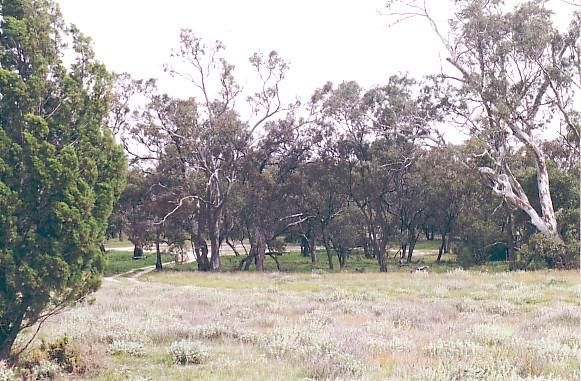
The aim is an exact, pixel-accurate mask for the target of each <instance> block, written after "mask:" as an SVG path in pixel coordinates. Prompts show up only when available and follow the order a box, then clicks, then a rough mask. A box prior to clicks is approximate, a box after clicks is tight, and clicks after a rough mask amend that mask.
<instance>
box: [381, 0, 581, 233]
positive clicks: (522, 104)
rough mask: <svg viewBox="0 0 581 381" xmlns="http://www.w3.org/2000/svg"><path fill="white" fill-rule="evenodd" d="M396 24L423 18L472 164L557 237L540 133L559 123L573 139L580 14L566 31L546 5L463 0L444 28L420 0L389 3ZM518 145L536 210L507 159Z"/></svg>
mask: <svg viewBox="0 0 581 381" xmlns="http://www.w3.org/2000/svg"><path fill="white" fill-rule="evenodd" d="M388 7H389V8H390V12H391V15H392V16H393V17H395V21H401V20H403V19H407V18H410V17H421V18H424V19H425V20H426V21H427V23H428V25H430V26H431V27H432V28H433V30H434V32H435V34H436V35H437V36H438V37H439V39H440V40H441V42H442V46H443V47H444V49H445V52H446V55H447V56H446V61H447V62H448V64H449V65H450V67H449V68H448V69H446V71H445V72H444V73H442V78H443V79H444V80H445V81H446V83H447V84H448V86H449V87H448V94H447V99H448V101H449V102H450V106H451V107H450V110H451V111H453V112H455V114H456V115H457V116H458V118H459V120H461V122H462V123H463V124H464V125H465V126H466V128H467V129H468V131H469V132H470V133H471V134H472V135H473V136H476V137H478V138H480V139H482V140H483V141H484V142H486V147H485V149H484V150H483V152H481V153H480V155H481V156H485V157H487V158H488V162H487V164H488V165H482V166H480V167H479V168H478V170H479V171H480V173H482V174H483V175H485V176H486V177H487V178H488V179H489V181H490V184H491V188H492V191H493V193H494V194H495V195H497V196H499V197H501V198H502V199H504V200H506V202H507V203H509V204H510V205H511V206H513V207H516V208H518V209H521V210H522V211H523V212H525V213H526V214H527V215H528V217H529V220H530V222H531V223H532V224H533V225H534V226H535V228H536V229H537V230H538V231H539V232H542V233H546V234H548V235H552V236H556V237H558V236H559V232H558V226H557V217H556V214H555V210H554V207H553V201H552V198H551V187H550V184H549V174H548V169H547V163H546V158H545V156H546V155H545V152H544V151H543V146H542V140H541V138H540V137H539V133H540V131H542V130H543V129H544V128H545V127H546V126H547V125H554V124H560V125H561V126H563V128H564V129H565V130H566V131H567V133H568V134H572V135H574V136H576V138H574V139H572V140H573V141H577V140H578V139H579V112H578V111H577V110H575V104H574V99H575V95H576V93H577V94H578V91H579V86H580V85H581V83H580V81H581V78H580V77H579V72H580V71H579V67H580V64H579V54H578V53H579V40H580V39H579V35H580V29H579V12H577V13H575V14H574V20H573V22H572V23H571V25H570V27H569V28H568V29H567V30H566V31H560V30H559V29H558V28H557V27H556V26H555V24H554V23H553V20H552V13H551V11H550V10H549V9H548V8H547V7H546V2H545V1H542V0H533V1H528V2H522V3H520V2H519V3H518V4H517V5H516V6H515V7H514V8H513V9H512V10H510V11H507V7H506V6H505V4H504V3H503V2H502V1H498V0H497V1H484V0H462V1H457V2H456V11H455V13H454V16H453V17H452V18H451V19H450V22H449V26H448V28H447V30H445V28H444V27H443V26H442V25H438V23H437V21H436V20H435V18H434V17H433V16H432V14H431V13H430V11H429V9H428V8H427V3H426V2H421V1H414V0H391V1H390V2H389V4H388ZM518 146H521V147H524V148H525V149H526V150H527V152H529V153H530V155H531V157H532V158H534V161H533V162H534V168H535V172H536V178H537V185H536V188H537V191H536V193H537V194H538V196H539V209H538V210H537V209H536V208H534V207H533V205H532V204H531V201H530V199H529V197H528V196H527V194H526V192H525V191H524V189H523V186H522V184H521V183H520V182H519V180H518V178H517V176H515V175H514V173H513V171H512V170H511V167H510V165H509V162H508V159H507V157H508V156H510V153H511V152H512V151H514V147H518Z"/></svg>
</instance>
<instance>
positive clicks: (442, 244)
mask: <svg viewBox="0 0 581 381" xmlns="http://www.w3.org/2000/svg"><path fill="white" fill-rule="evenodd" d="M445 251H446V233H442V241H441V242H440V248H439V249H438V258H436V263H440V261H441V260H442V254H444V252H445Z"/></svg>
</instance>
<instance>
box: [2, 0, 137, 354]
mask: <svg viewBox="0 0 581 381" xmlns="http://www.w3.org/2000/svg"><path fill="white" fill-rule="evenodd" d="M65 42H68V43H69V44H70V47H68V48H67V45H66V44H65ZM65 55H66V57H67V61H68V62H69V63H68V64H67V63H65V62H64V60H63V56H65ZM112 79H113V77H112V75H111V74H110V73H108V72H107V70H106V68H105V67H104V66H103V65H102V64H100V63H99V62H97V61H96V60H95V57H94V54H93V51H92V49H91V46H90V40H89V39H88V38H87V37H85V36H84V35H83V34H81V33H80V32H79V31H78V30H77V29H76V28H75V27H71V26H69V25H67V24H66V23H65V21H64V20H63V18H62V16H61V13H60V11H59V9H58V6H57V5H56V4H55V3H54V2H52V1H50V0H20V1H4V0H3V1H0V147H2V149H1V150H0V359H4V358H7V357H8V356H9V355H10V352H11V349H12V347H13V344H14V342H15V339H16V337H17V335H18V333H19V332H20V330H22V329H23V328H25V327H31V326H33V325H34V324H36V323H37V322H40V323H42V322H44V321H45V320H46V319H47V318H48V317H49V316H51V315H52V314H54V313H56V312H58V311H61V310H62V309H63V308H65V307H66V306H68V305H70V304H72V303H75V302H77V301H79V300H82V299H83V298H84V297H85V296H86V295H87V294H89V293H90V292H92V291H94V290H96V289H97V288H98V286H99V284H100V277H101V274H102V271H103V264H104V257H103V254H102V253H101V251H100V250H99V245H100V243H101V242H102V241H103V240H104V238H105V231H106V227H107V219H108V217H109V215H110V214H111V211H112V209H113V204H114V202H115V201H116V199H117V198H118V196H119V194H120V193H121V190H122V188H123V186H124V180H125V169H126V160H125V158H124V155H123V150H122V149H121V148H120V147H118V146H117V145H116V144H115V141H114V139H113V136H112V134H111V131H110V130H109V128H108V126H107V118H108V108H109V101H110V90H111V86H112Z"/></svg>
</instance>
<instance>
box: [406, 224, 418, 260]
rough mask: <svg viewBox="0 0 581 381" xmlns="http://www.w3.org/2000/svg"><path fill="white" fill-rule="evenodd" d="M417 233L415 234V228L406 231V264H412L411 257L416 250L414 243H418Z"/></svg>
mask: <svg viewBox="0 0 581 381" xmlns="http://www.w3.org/2000/svg"><path fill="white" fill-rule="evenodd" d="M418 238H419V233H417V234H416V228H415V227H412V228H410V229H409V231H408V242H409V243H408V245H409V247H408V257H407V260H406V262H407V263H412V256H413V255H414V249H415V248H416V242H418Z"/></svg>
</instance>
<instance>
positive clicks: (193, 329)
mask: <svg viewBox="0 0 581 381" xmlns="http://www.w3.org/2000/svg"><path fill="white" fill-rule="evenodd" d="M140 279H141V280H139V281H137V280H131V279H125V278H118V279H117V280H107V281H106V282H105V284H104V285H103V288H102V289H101V290H100V291H98V292H97V294H96V295H95V300H94V302H92V303H87V304H83V305H80V306H77V307H75V308H73V309H71V310H70V311H68V312H66V313H64V314H62V315H60V316H57V317H55V318H53V319H52V320H50V321H49V322H48V323H47V324H46V325H45V326H44V328H43V330H42V332H41V336H43V337H45V338H46V339H47V340H54V339H55V338H58V337H61V336H63V335H67V336H68V337H69V339H70V342H71V344H72V346H73V347H75V348H77V349H78V350H79V351H80V352H81V358H82V359H83V362H84V364H85V365H86V367H87V370H86V371H85V373H84V374H82V375H79V376H75V377H77V378H76V379H83V380H85V379H86V380H101V381H115V380H300V379H346V380H347V379H354V380H499V381H500V380H531V381H532V380H537V381H538V380H579V379H580V373H579V366H580V365H579V357H578V356H579V351H580V348H581V344H580V343H581V339H580V332H579V327H580V315H581V309H580V306H579V300H580V296H581V287H580V284H579V273H578V272H535V273H497V274H490V273H488V274H487V273H478V272H468V271H460V270H458V271H452V272H449V273H446V274H436V273H432V274H423V273H414V274H410V273H388V274H377V273H375V274H358V273H342V274H325V273H312V274H296V273H295V274H286V273H271V274H256V273H254V274H249V273H230V274H228V273H225V274H203V273H184V272H173V273H160V274H156V273H149V274H147V275H144V276H143V277H141V278H140ZM72 377H73V376H70V375H67V377H66V379H72Z"/></svg>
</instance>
